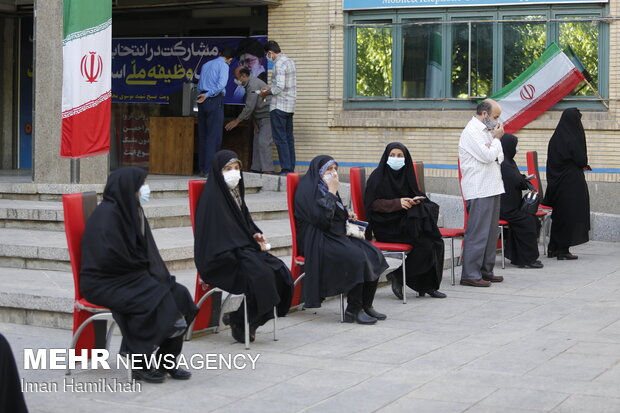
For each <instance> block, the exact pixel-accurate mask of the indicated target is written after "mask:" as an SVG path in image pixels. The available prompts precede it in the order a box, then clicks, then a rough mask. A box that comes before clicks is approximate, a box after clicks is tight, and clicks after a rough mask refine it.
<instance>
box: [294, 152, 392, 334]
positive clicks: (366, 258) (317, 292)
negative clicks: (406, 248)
mask: <svg viewBox="0 0 620 413" xmlns="http://www.w3.org/2000/svg"><path fill="white" fill-rule="evenodd" d="M337 169H338V164H337V163H336V161H334V159H333V158H332V157H330V156H327V155H319V156H317V157H316V158H314V159H313V160H312V162H311V163H310V167H309V168H308V172H307V173H306V175H305V176H304V177H303V178H301V180H300V181H299V186H298V188H297V192H296V193H295V221H296V223H297V245H298V248H299V252H300V254H302V255H303V256H304V257H305V259H306V263H305V265H304V270H305V272H306V277H305V278H304V288H303V292H304V300H305V301H304V302H305V304H304V306H305V307H306V308H317V307H320V306H321V302H322V301H323V300H324V299H325V297H330V296H333V295H337V294H343V293H346V294H347V302H348V305H347V310H346V312H345V322H348V323H353V322H357V323H359V324H374V323H376V322H377V320H385V318H386V316H385V314H381V313H379V312H378V311H376V310H375V309H374V308H373V306H372V302H373V300H374V297H375V291H376V290H377V282H378V280H379V276H380V275H381V273H383V271H385V270H386V269H387V268H388V265H387V263H386V261H385V258H383V255H382V254H381V252H380V251H379V250H378V249H376V248H375V247H373V246H372V245H371V244H370V243H369V242H367V241H365V240H361V239H357V238H352V237H348V236H347V235H346V234H347V231H346V221H347V218H348V217H349V213H348V212H347V209H346V208H345V206H344V205H343V203H342V200H341V199H340V195H339V194H338V187H339V186H340V182H339V180H338V171H337Z"/></svg>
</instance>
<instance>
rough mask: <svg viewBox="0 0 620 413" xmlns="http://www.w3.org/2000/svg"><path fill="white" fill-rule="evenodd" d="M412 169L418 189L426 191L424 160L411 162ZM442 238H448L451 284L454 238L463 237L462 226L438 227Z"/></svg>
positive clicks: (463, 230) (454, 276) (454, 280)
mask: <svg viewBox="0 0 620 413" xmlns="http://www.w3.org/2000/svg"><path fill="white" fill-rule="evenodd" d="M413 171H414V172H415V179H416V182H417V183H418V188H419V189H420V191H422V192H424V193H426V191H425V189H424V162H422V161H416V162H414V163H413ZM439 233H441V237H442V238H450V270H451V272H452V285H454V284H455V283H456V275H455V274H454V267H455V265H454V239H455V238H463V237H464V236H465V229H464V228H439Z"/></svg>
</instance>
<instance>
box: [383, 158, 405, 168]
mask: <svg viewBox="0 0 620 413" xmlns="http://www.w3.org/2000/svg"><path fill="white" fill-rule="evenodd" d="M387 164H388V166H389V167H390V168H392V169H393V170H395V171H398V170H400V169H402V167H403V166H405V158H397V157H395V156H390V157H389V158H388V160H387Z"/></svg>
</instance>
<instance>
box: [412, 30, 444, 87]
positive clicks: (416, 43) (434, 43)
mask: <svg viewBox="0 0 620 413" xmlns="http://www.w3.org/2000/svg"><path fill="white" fill-rule="evenodd" d="M405 22H413V21H412V20H405ZM441 54H442V38H441V25H440V24H414V25H408V26H405V27H404V28H403V65H402V67H403V72H402V73H403V74H402V76H403V77H402V79H403V82H402V96H403V97H405V98H439V97H443V96H444V90H443V89H444V83H443V66H442V61H441V60H442V59H441Z"/></svg>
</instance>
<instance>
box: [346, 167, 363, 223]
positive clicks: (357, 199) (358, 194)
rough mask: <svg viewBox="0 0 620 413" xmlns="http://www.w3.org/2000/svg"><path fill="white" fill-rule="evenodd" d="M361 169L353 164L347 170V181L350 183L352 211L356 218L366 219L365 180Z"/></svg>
mask: <svg viewBox="0 0 620 413" xmlns="http://www.w3.org/2000/svg"><path fill="white" fill-rule="evenodd" d="M362 172H365V171H364V170H362V169H361V168H360V167H359V166H354V167H352V168H351V169H350V170H349V181H350V184H351V204H352V205H353V212H355V215H357V219H359V220H360V221H366V207H365V205H364V184H365V183H366V180H365V179H364V177H363V176H362V175H365V174H363V173H362Z"/></svg>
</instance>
